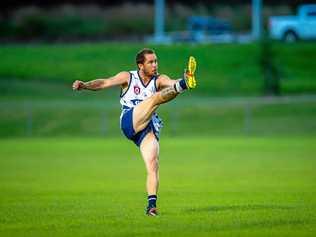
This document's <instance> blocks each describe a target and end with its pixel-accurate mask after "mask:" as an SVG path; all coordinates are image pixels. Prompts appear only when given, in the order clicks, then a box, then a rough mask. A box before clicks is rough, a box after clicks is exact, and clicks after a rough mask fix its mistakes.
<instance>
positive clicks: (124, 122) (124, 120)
mask: <svg viewBox="0 0 316 237" xmlns="http://www.w3.org/2000/svg"><path fill="white" fill-rule="evenodd" d="M133 110H134V108H130V109H128V110H125V111H123V113H122V116H121V129H122V131H123V133H124V135H125V136H126V137H127V138H128V139H130V140H132V141H133V142H134V143H135V144H136V145H137V146H140V144H141V142H142V141H143V139H144V137H145V136H146V135H147V133H149V132H151V131H153V132H154V134H155V137H156V138H157V140H158V141H159V135H157V134H158V133H159V131H157V130H156V128H155V126H154V124H153V121H152V120H150V122H149V123H148V125H147V126H146V127H145V128H144V129H143V130H141V131H139V132H138V133H135V130H134V127H133Z"/></svg>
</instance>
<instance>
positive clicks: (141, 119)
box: [133, 86, 179, 133]
mask: <svg viewBox="0 0 316 237" xmlns="http://www.w3.org/2000/svg"><path fill="white" fill-rule="evenodd" d="M178 94H179V93H178V92H177V91H176V89H175V87H174V86H171V87H167V88H165V89H163V90H161V91H159V92H156V93H155V94H154V95H153V96H151V97H150V98H148V99H146V100H144V101H142V102H140V103H139V104H138V105H136V106H135V107H134V111H133V127H134V130H135V132H136V133H137V132H139V131H141V130H143V129H144V128H145V127H146V126H147V125H148V123H149V121H150V120H151V117H152V115H153V113H154V112H155V110H156V109H157V108H158V106H159V105H160V104H163V103H166V102H168V101H170V100H172V99H174V98H175V97H176V96H177V95H178Z"/></svg>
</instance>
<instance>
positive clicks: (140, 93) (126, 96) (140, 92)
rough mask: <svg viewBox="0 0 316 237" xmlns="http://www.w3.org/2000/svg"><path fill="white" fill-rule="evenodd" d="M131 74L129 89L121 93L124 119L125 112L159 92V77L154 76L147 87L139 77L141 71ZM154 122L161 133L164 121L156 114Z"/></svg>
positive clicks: (153, 118)
mask: <svg viewBox="0 0 316 237" xmlns="http://www.w3.org/2000/svg"><path fill="white" fill-rule="evenodd" d="M129 73H130V79H129V83H128V87H127V89H126V90H125V91H122V92H121V99H120V103H121V105H122V113H121V116H120V118H122V116H123V114H124V112H126V111H127V110H129V109H130V108H133V107H135V106H136V105H137V104H138V103H139V102H141V101H143V100H145V99H147V98H149V97H151V96H152V95H153V94H154V93H155V92H157V91H158V89H157V86H156V80H157V78H158V76H153V77H152V78H151V80H150V81H149V82H148V83H147V85H144V83H143V81H142V80H141V77H140V75H139V71H130V72H129ZM152 122H153V125H154V127H155V130H157V131H158V133H159V130H160V128H161V127H162V120H161V119H160V118H159V117H158V115H157V114H156V113H154V115H153V116H152ZM157 135H159V134H157Z"/></svg>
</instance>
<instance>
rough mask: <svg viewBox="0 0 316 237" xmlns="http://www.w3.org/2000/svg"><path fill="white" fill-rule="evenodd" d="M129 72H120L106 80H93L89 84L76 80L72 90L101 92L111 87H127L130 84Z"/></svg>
mask: <svg viewBox="0 0 316 237" xmlns="http://www.w3.org/2000/svg"><path fill="white" fill-rule="evenodd" d="M129 77H130V75H129V72H120V73H118V74H116V75H115V76H113V77H110V78H106V79H103V78H102V79H96V80H92V81H88V82H83V81H79V80H76V81H75V82H74V83H73V84H72V89H73V90H83V89H85V90H93V91H96V90H101V89H105V88H109V87H113V86H121V87H125V86H127V84H128V80H129Z"/></svg>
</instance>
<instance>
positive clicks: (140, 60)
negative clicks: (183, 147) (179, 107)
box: [72, 49, 196, 216]
mask: <svg viewBox="0 0 316 237" xmlns="http://www.w3.org/2000/svg"><path fill="white" fill-rule="evenodd" d="M136 64H137V67H138V70H136V71H129V72H128V71H123V72H120V73H118V74H116V75H115V76H113V77H110V78H106V79H96V80H92V81H88V82H83V81H78V80H76V81H75V82H74V83H73V85H72V87H73V90H82V89H86V90H101V89H105V88H109V87H113V86H120V87H121V99H120V103H121V105H122V113H121V116H120V125H121V129H122V131H123V133H124V135H125V136H126V137H127V138H128V139H130V140H132V141H133V142H134V143H135V144H136V145H137V146H138V147H139V149H140V152H141V155H142V157H143V160H144V162H145V166H146V169H147V193H148V206H147V209H146V214H147V215H150V216H156V215H157V214H158V213H157V208H156V200H157V191H158V184H159V173H158V156H159V132H160V129H161V127H162V121H161V119H160V118H159V117H158V115H157V114H156V112H155V111H156V110H157V108H158V107H159V105H160V104H163V103H166V102H168V101H170V100H172V99H174V98H175V97H176V96H177V95H178V94H179V93H182V92H184V91H186V90H187V89H193V88H195V86H196V81H195V76H194V73H195V69H196V61H195V59H194V58H193V57H190V58H189V62H188V68H187V69H186V71H185V73H184V76H183V78H181V79H178V80H172V79H170V78H169V77H168V76H167V75H163V74H162V75H160V74H158V61H157V56H156V54H155V52H154V51H153V50H151V49H143V50H141V51H140V52H138V53H137V55H136Z"/></svg>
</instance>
